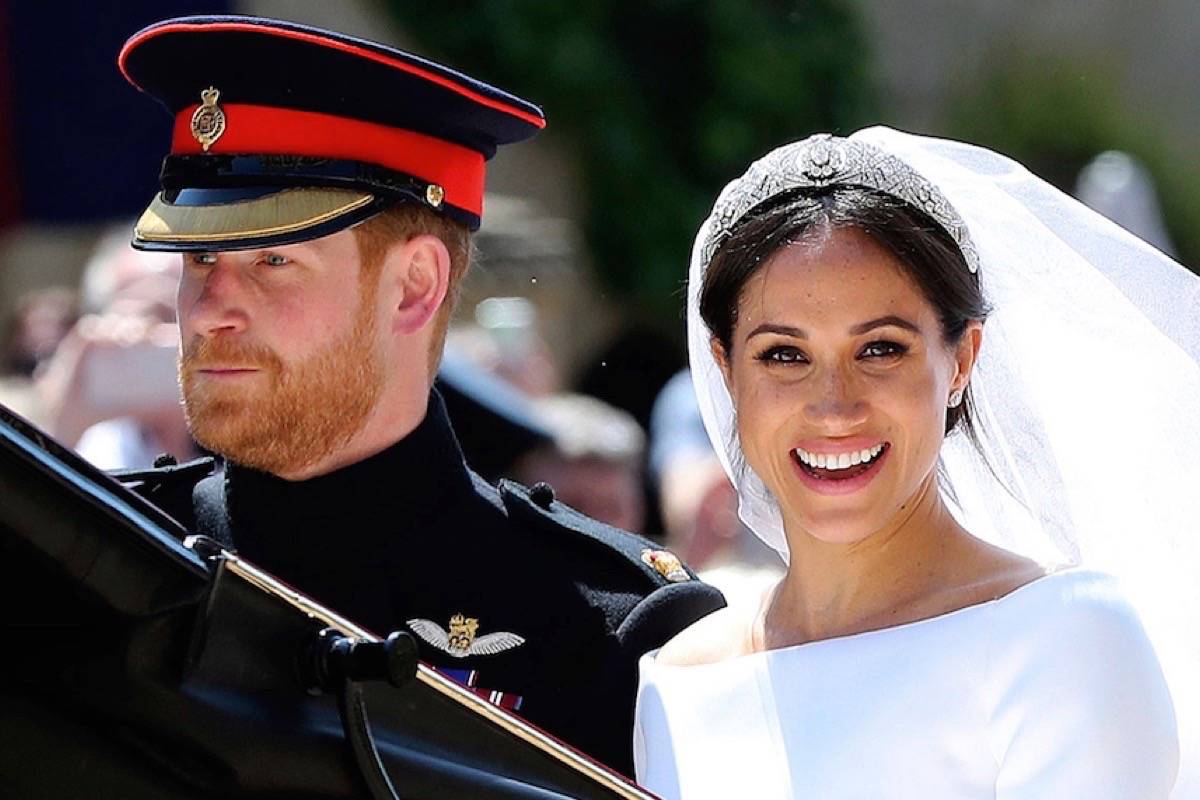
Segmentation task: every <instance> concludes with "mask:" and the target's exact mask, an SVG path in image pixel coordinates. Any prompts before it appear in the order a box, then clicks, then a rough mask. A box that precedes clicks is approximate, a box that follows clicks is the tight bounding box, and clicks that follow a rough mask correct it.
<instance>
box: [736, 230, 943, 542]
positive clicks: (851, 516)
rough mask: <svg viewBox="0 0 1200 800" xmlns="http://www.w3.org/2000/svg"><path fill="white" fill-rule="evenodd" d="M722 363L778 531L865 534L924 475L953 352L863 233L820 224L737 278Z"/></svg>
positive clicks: (898, 507)
mask: <svg viewBox="0 0 1200 800" xmlns="http://www.w3.org/2000/svg"><path fill="white" fill-rule="evenodd" d="M725 368H726V380H727V382H728V384H729V389H730V392H731V394H732V396H733V401H734V405H735V407H736V409H737V419H738V434H739V436H740V438H741V443H742V448H743V450H744V452H745V454H746V460H747V462H748V466H749V467H750V468H752V469H753V470H754V471H755V473H756V474H757V475H758V476H759V477H760V478H761V479H762V480H763V482H764V483H765V484H766V486H767V488H768V489H770V490H771V492H772V494H773V495H774V496H775V498H776V499H777V500H778V502H779V504H780V507H781V509H782V511H783V518H784V522H785V528H786V529H787V530H788V534H789V538H791V537H793V536H795V535H797V534H798V533H800V534H801V535H807V536H811V537H815V538H817V539H819V540H823V541H827V542H840V543H849V542H855V541H859V540H861V539H864V538H866V537H868V536H870V535H871V534H873V533H876V532H878V531H880V530H884V529H887V528H888V527H889V526H893V525H895V524H896V523H897V521H898V520H899V519H901V518H902V517H903V516H904V513H905V509H906V508H907V507H908V505H909V504H911V503H912V502H913V500H914V498H915V497H916V496H917V495H918V493H919V492H920V491H921V490H922V488H923V487H924V486H925V485H926V483H927V482H928V481H929V480H931V479H932V475H933V469H934V465H935V463H936V459H937V453H938V449H939V447H940V446H941V443H942V439H943V431H944V426H945V421H946V399H947V396H948V395H949V393H950V388H951V381H952V380H953V379H954V377H955V375H956V372H957V362H956V359H955V349H954V348H952V347H949V346H947V345H946V344H945V343H944V340H943V337H942V329H941V325H940V323H939V321H938V318H937V314H936V312H935V310H934V308H933V307H932V306H931V305H930V303H929V302H928V301H926V299H925V298H924V297H923V296H922V294H921V292H920V290H919V289H918V288H917V286H916V285H915V284H914V283H913V282H912V281H911V280H910V279H909V278H908V277H907V276H906V275H905V274H904V273H903V272H902V266H901V264H900V262H898V261H897V260H896V258H895V257H894V256H892V255H891V254H890V253H889V252H888V251H887V250H885V249H884V248H883V247H881V246H880V245H878V244H877V243H875V242H874V240H872V239H871V238H870V237H869V236H868V235H867V234H865V233H863V232H862V231H860V230H857V229H835V230H831V231H824V232H820V233H818V234H817V235H816V236H814V237H813V238H811V239H809V240H806V241H804V242H799V243H796V244H793V245H791V246H789V247H787V248H785V249H783V250H781V251H779V252H778V253H776V254H775V256H773V257H772V258H771V260H770V261H769V262H767V264H766V265H765V266H764V267H763V268H762V269H761V270H759V271H758V272H757V273H756V274H755V275H754V276H753V277H752V278H751V279H750V280H749V281H747V283H746V285H745V287H744V288H743V291H742V294H741V297H740V299H739V303H738V317H737V325H736V327H735V329H734V332H733V339H732V346H731V352H730V353H729V354H728V359H727V360H726V362H725Z"/></svg>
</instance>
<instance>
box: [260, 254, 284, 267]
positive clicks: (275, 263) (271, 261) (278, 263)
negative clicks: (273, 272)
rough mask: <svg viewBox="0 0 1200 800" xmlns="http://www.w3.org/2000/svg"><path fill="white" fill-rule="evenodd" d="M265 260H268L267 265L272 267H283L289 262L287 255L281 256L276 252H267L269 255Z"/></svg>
mask: <svg viewBox="0 0 1200 800" xmlns="http://www.w3.org/2000/svg"><path fill="white" fill-rule="evenodd" d="M263 260H264V261H266V262H267V266H270V267H282V266H283V265H284V264H286V263H288V257H287V256H281V255H278V254H276V253H269V254H267V257H266V258H265V259H263Z"/></svg>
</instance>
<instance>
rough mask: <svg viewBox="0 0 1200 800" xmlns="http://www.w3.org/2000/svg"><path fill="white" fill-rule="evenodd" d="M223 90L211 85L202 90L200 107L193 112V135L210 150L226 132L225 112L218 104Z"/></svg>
mask: <svg viewBox="0 0 1200 800" xmlns="http://www.w3.org/2000/svg"><path fill="white" fill-rule="evenodd" d="M220 97H221V92H220V91H218V90H217V89H216V88H215V87H213V86H210V87H208V88H207V89H205V90H204V91H202V92H200V101H201V103H200V107H199V108H197V109H196V112H195V113H194V114H192V136H194V137H195V139H196V141H197V142H199V143H200V146H201V147H202V148H204V152H206V153H207V152H208V148H210V147H212V146H213V143H214V142H216V141H217V139H220V138H221V134H223V133H225V112H224V111H222V110H221V107H220V106H219V105H217V100H218V99H219V98H220Z"/></svg>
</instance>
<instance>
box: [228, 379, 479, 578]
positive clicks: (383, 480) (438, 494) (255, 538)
mask: <svg viewBox="0 0 1200 800" xmlns="http://www.w3.org/2000/svg"><path fill="white" fill-rule="evenodd" d="M225 481H226V483H225V497H226V504H227V506H226V507H227V509H228V513H229V521H230V523H231V528H232V531H233V534H234V540H235V544H236V545H237V548H238V550H239V551H240V552H241V553H242V554H243V555H245V556H246V557H247V558H249V559H251V560H252V561H258V562H259V563H261V564H265V563H267V562H273V561H276V560H277V559H285V560H287V561H291V560H292V558H293V557H294V558H295V559H296V560H297V562H298V563H299V562H303V561H308V560H309V559H311V558H312V557H313V556H314V555H316V554H317V552H320V551H324V550H330V551H332V550H337V549H343V552H345V551H344V548H346V546H347V545H350V544H351V543H356V544H360V545H366V544H369V543H370V541H371V540H373V539H376V538H377V537H379V536H382V535H387V536H396V535H403V533H404V531H405V530H406V529H413V528H417V527H419V526H420V525H421V523H422V521H423V519H424V518H425V517H426V516H427V514H428V513H429V510H430V509H434V508H437V507H438V506H441V505H443V504H445V503H447V502H452V501H453V498H454V496H455V495H461V494H464V493H468V492H472V491H473V485H472V479H471V473H470V471H469V470H468V468H467V465H466V463H465V461H464V460H463V454H462V450H461V449H460V448H459V445H458V440H457V439H456V438H455V436H454V431H453V429H452V428H451V427H450V420H449V417H448V416H447V414H446V407H445V404H444V403H443V402H442V398H441V396H440V395H439V394H438V392H437V391H436V390H435V391H433V392H432V393H431V394H430V398H429V406H428V410H427V411H426V413H425V418H424V419H423V420H422V421H421V423H420V424H419V425H417V427H416V428H415V429H414V430H413V431H412V432H411V433H409V434H408V435H407V436H405V437H404V438H403V439H401V440H400V441H398V442H396V443H395V444H393V445H391V446H390V447H388V448H387V449H385V450H383V451H381V452H379V453H376V454H375V455H373V456H371V457H369V458H366V459H364V460H362V461H359V462H357V463H354V464H350V465H349V466H346V467H343V468H341V469H339V470H336V471H334V472H330V473H328V474H325V475H319V476H317V477H315V478H310V479H308V480H302V481H289V480H285V479H283V478H280V477H278V476H276V475H272V474H270V473H266V472H261V471H259V470H255V469H251V468H249V467H244V466H239V465H236V464H230V465H229V466H228V467H227V468H226V471H225ZM351 549H354V548H351Z"/></svg>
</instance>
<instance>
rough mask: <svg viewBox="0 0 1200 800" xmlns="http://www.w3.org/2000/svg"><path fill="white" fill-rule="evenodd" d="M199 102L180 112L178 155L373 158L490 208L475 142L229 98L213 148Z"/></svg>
mask: <svg viewBox="0 0 1200 800" xmlns="http://www.w3.org/2000/svg"><path fill="white" fill-rule="evenodd" d="M198 107H199V106H197V105H193V106H190V107H188V108H185V109H183V110H182V111H180V112H179V113H178V114H177V115H176V116H175V131H174V134H173V136H172V139H171V153H172V154H173V155H196V154H201V153H204V152H208V153H214V154H221V155H281V156H309V157H313V158H336V159H347V160H352V161H365V162H368V163H371V164H378V165H379V166H381V167H386V168H388V169H391V170H395V171H396V172H401V173H404V174H405V175H411V176H412V177H414V178H418V179H420V180H423V181H426V182H428V183H436V184H438V185H439V186H441V187H442V188H443V189H444V190H445V192H446V195H445V202H446V203H448V204H450V205H452V206H455V207H457V208H461V209H462V210H464V211H467V212H470V213H472V214H474V215H476V216H482V214H483V178H484V161H485V160H484V157H483V154H482V153H479V152H476V151H475V150H472V149H471V148H469V147H464V146H462V145H457V144H453V143H451V142H447V141H445V140H444V139H438V138H436V137H433V136H427V135H425V134H422V133H415V132H413V131H406V130H401V129H400V128H392V127H389V126H387V125H378V124H375V123H373V122H364V121H362V120H356V119H348V118H345V117H337V116H334V115H332V114H321V113H318V112H315V111H296V110H293V109H286V108H272V107H269V106H255V105H243V104H238V103H229V104H225V103H221V104H220V107H221V110H222V111H223V112H225V120H226V123H225V131H224V133H222V134H221V136H220V138H218V139H217V140H216V141H215V142H213V143H212V145H211V146H210V147H209V148H208V150H207V151H205V150H204V149H203V148H202V147H201V145H200V142H199V141H197V139H196V137H195V136H193V135H192V115H193V114H194V113H195V111H196V109H197V108H198Z"/></svg>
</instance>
